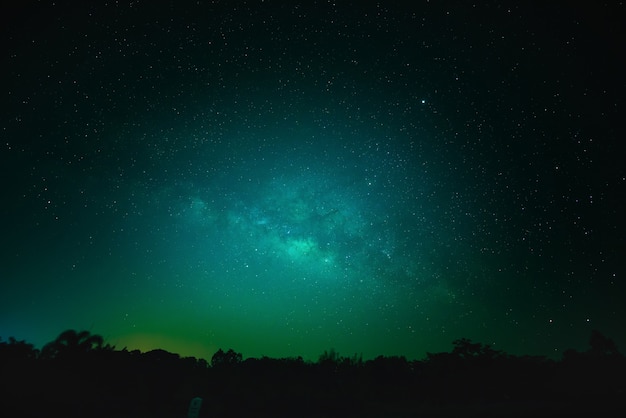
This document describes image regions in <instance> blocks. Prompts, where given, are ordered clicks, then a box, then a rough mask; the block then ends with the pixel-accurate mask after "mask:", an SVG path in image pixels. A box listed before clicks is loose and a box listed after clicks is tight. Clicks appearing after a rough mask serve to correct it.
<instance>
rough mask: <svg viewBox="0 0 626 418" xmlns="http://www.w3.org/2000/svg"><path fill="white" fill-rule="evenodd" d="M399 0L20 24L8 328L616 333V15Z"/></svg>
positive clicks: (427, 338)
mask: <svg viewBox="0 0 626 418" xmlns="http://www.w3.org/2000/svg"><path fill="white" fill-rule="evenodd" d="M410 3H411V4H410V5H408V4H407V5H404V6H401V5H388V6H385V5H383V4H382V3H379V4H371V5H370V4H360V3H359V4H358V5H350V4H348V3H345V2H327V1H317V2H313V1H312V2H296V3H293V2H290V3H289V4H279V2H247V3H244V2H223V3H220V2H217V3H214V2H206V4H205V2H194V3H189V4H187V3H185V2H176V3H172V4H171V5H170V6H169V7H166V8H157V7H153V6H151V5H150V4H144V3H142V2H134V3H131V4H130V5H122V4H107V3H101V4H99V5H82V6H80V7H77V8H74V9H71V10H69V9H64V8H63V7H62V6H59V5H50V6H45V5H37V6H32V7H30V8H29V7H28V6H25V5H16V6H14V7H13V9H11V10H9V11H7V13H4V15H5V16H9V18H8V19H7V18H6V17H5V20H6V22H5V24H4V29H3V31H4V32H3V33H4V34H5V35H4V36H3V39H4V41H3V46H4V48H3V51H4V52H3V54H4V55H3V57H4V61H3V62H4V65H3V67H2V75H3V76H2V77H1V80H2V81H1V82H0V83H1V84H2V88H3V91H4V92H5V99H6V100H4V101H3V102H2V109H1V110H2V113H1V114H2V119H1V126H0V135H1V138H2V141H1V144H2V151H1V154H0V171H1V172H0V175H1V178H2V202H3V204H2V205H1V208H0V211H1V212H0V222H1V223H0V227H1V230H2V234H1V239H0V245H1V247H0V250H1V254H2V266H3V267H2V271H1V273H0V274H1V280H0V336H2V338H5V339H6V338H8V337H9V336H15V337H17V338H20V339H21V338H24V339H27V340H29V341H32V342H34V343H36V344H38V345H41V344H43V343H45V342H47V341H49V340H51V339H53V338H54V337H55V336H56V335H58V334H59V333H60V332H61V331H63V330H65V329H68V328H74V329H89V330H90V331H91V332H93V333H96V334H101V335H103V336H104V338H105V339H106V340H107V341H109V342H110V343H112V344H114V345H116V346H117V347H119V348H122V347H124V346H126V347H128V348H138V349H141V350H148V349H153V348H164V349H167V350H171V351H174V352H177V353H181V354H183V355H194V356H199V357H204V358H210V356H211V355H212V354H213V353H214V352H215V351H216V350H217V349H218V348H220V347H221V348H223V349H228V348H233V349H235V350H236V351H238V352H242V354H243V355H244V357H248V356H262V355H268V356H272V357H280V356H303V357H304V358H306V359H316V358H317V356H319V354H321V353H322V352H323V351H324V350H328V349H330V348H334V349H335V350H337V351H338V352H339V353H341V354H345V355H352V354H355V353H358V354H361V353H362V354H363V356H364V358H372V357H375V356H378V355H404V356H407V357H408V358H422V357H423V356H425V355H426V353H427V352H435V351H444V350H448V349H449V347H450V343H451V342H452V341H453V340H455V339H457V338H462V337H465V338H470V339H473V340H476V341H480V342H482V343H485V344H489V345H491V346H493V347H494V348H495V349H502V350H506V351H508V352H512V353H518V354H519V353H523V354H542V355H549V356H556V357H558V356H560V354H561V353H562V351H563V350H565V349H567V348H570V347H571V348H577V349H584V348H585V346H586V339H587V338H588V336H589V334H590V332H591V330H592V329H598V330H600V331H601V332H603V333H605V334H606V335H608V336H609V337H612V338H614V339H615V340H616V341H617V342H618V344H619V343H621V344H624V343H626V341H624V340H623V338H622V337H623V336H622V335H621V334H620V333H621V330H623V322H624V319H625V318H626V311H625V309H626V308H625V307H624V303H623V299H624V298H623V296H624V294H625V289H624V283H623V276H624V272H625V269H626V267H625V266H624V262H623V257H622V255H623V254H624V251H625V250H626V246H625V242H624V236H625V235H624V226H625V225H624V217H623V213H624V201H625V200H626V197H625V193H624V189H625V186H626V172H625V171H624V164H623V161H622V160H623V155H624V153H623V149H622V148H623V147H622V146H621V145H620V144H621V141H622V138H623V137H624V135H623V134H624V132H623V124H622V120H621V119H622V115H621V113H622V109H623V106H624V99H623V98H624V97H626V95H625V94H624V83H623V80H622V74H623V72H624V70H625V69H624V68H623V67H624V66H623V64H622V60H621V55H622V46H621V45H618V44H617V42H616V41H615V40H616V39H623V35H624V34H623V29H621V28H622V26H623V25H622V24H621V22H622V20H623V19H621V17H623V15H624V10H623V6H619V5H617V6H610V7H609V6H602V5H595V6H591V5H590V6H588V8H587V9H582V8H577V7H575V6H571V5H570V6H568V8H567V10H562V8H560V7H557V6H550V5H548V6H545V7H544V8H543V9H541V10H538V9H536V8H535V6H533V5H519V6H517V7H512V8H506V7H501V6H500V5H495V4H491V3H490V2H487V3H484V4H482V5H472V4H469V3H468V4H467V5H464V4H463V5H461V4H458V2H456V3H454V4H453V3H447V2H437V4H432V2H419V1H416V2H410ZM620 338H621V339H620Z"/></svg>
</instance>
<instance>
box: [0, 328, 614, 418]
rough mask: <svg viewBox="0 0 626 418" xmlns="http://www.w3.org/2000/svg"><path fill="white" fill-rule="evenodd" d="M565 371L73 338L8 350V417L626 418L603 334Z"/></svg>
mask: <svg viewBox="0 0 626 418" xmlns="http://www.w3.org/2000/svg"><path fill="white" fill-rule="evenodd" d="M590 342H591V344H590V345H591V347H590V349H589V350H588V351H586V352H582V353H581V352H576V351H573V350H570V351H567V352H566V353H564V356H563V359H562V360H561V361H553V360H548V359H546V358H544V357H529V356H523V357H519V356H510V355H507V354H505V353H502V352H498V351H494V350H492V349H491V348H490V347H488V346H485V345H482V344H476V343H472V342H471V341H469V340H465V339H462V340H457V341H455V342H454V349H453V350H452V352H450V353H438V354H428V356H427V358H426V359H425V360H422V361H408V360H406V359H405V358H404V357H382V356H381V357H378V358H376V359H374V360H370V361H362V360H361V359H359V358H358V357H356V356H355V357H351V358H349V357H342V356H339V355H337V354H336V353H335V352H333V351H330V352H325V353H324V354H323V355H322V356H321V357H320V359H319V361H318V362H316V363H311V362H305V361H303V360H302V359H301V358H289V359H272V358H260V359H246V360H245V361H244V360H242V356H241V354H238V353H236V352H234V351H232V350H229V351H227V352H223V351H221V350H220V351H218V352H217V353H216V354H215V355H214V356H213V358H212V360H211V362H210V364H209V363H208V362H207V361H205V360H202V359H200V360H199V359H195V358H181V357H179V356H178V355H175V354H172V353H168V352H166V351H163V350H154V351H151V352H148V353H140V352H137V351H127V350H116V349H115V348H114V347H110V346H108V345H107V346H104V345H103V342H102V339H101V337H99V336H94V335H90V334H89V333H85V332H81V333H77V332H75V331H66V332H65V333H63V334H61V335H60V336H59V338H57V340H55V341H54V342H52V343H50V344H48V345H47V346H46V347H44V349H43V350H41V352H40V351H38V350H34V349H33V347H32V345H30V344H27V343H25V342H23V341H16V340H14V339H9V341H8V342H0V367H1V369H0V370H1V373H2V379H1V382H2V383H1V384H0V390H1V392H0V393H1V394H0V402H1V404H2V411H3V413H2V415H3V416H7V417H46V416H63V417H129V418H130V417H133V418H140V417H146V418H147V417H150V418H159V417H163V418H165V417H181V418H182V417H186V416H187V413H188V407H189V402H190V400H191V399H192V398H194V397H196V396H199V397H201V398H202V399H203V404H202V407H201V409H200V413H199V416H200V417H350V416H355V417H500V416H506V417H554V416H563V417H565V416H598V417H600V416H626V406H625V405H626V402H625V401H624V398H626V382H625V379H624V376H626V360H625V358H624V356H622V355H621V354H620V353H619V352H618V351H617V349H616V347H615V345H614V344H613V343H612V341H611V340H609V339H608V338H606V337H604V336H602V335H601V334H599V333H594V334H593V335H592V338H591V341H590Z"/></svg>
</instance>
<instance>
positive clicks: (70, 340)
mask: <svg viewBox="0 0 626 418" xmlns="http://www.w3.org/2000/svg"><path fill="white" fill-rule="evenodd" d="M103 344H104V339H103V338H102V336H100V335H96V334H91V333H90V332H89V331H80V332H76V331H75V330H73V329H70V330H67V331H63V332H62V333H61V334H59V336H58V337H57V338H56V339H55V340H54V341H52V342H49V343H48V344H46V345H44V346H43V348H42V349H41V357H42V358H47V359H54V358H61V357H63V358H65V357H79V356H82V355H84V354H86V353H89V352H91V351H94V350H98V349H101V348H102V346H103ZM106 348H110V347H108V346H107V347H106Z"/></svg>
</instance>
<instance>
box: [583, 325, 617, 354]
mask: <svg viewBox="0 0 626 418" xmlns="http://www.w3.org/2000/svg"><path fill="white" fill-rule="evenodd" d="M589 347H590V349H589V354H591V355H593V356H616V355H619V354H620V353H619V350H618V349H617V345H616V344H615V342H614V341H613V340H612V339H610V338H608V337H605V336H604V335H602V334H601V333H600V331H598V330H595V329H594V330H593V331H591V337H589Z"/></svg>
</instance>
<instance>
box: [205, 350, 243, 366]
mask: <svg viewBox="0 0 626 418" xmlns="http://www.w3.org/2000/svg"><path fill="white" fill-rule="evenodd" d="M242 359H243V356H242V355H241V353H236V352H235V350H233V349H232V348H230V349H228V351H227V352H224V350H222V349H221V348H220V349H219V350H217V352H216V353H215V354H213V357H211V366H212V367H223V366H234V365H237V364H239V363H241V361H242Z"/></svg>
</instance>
